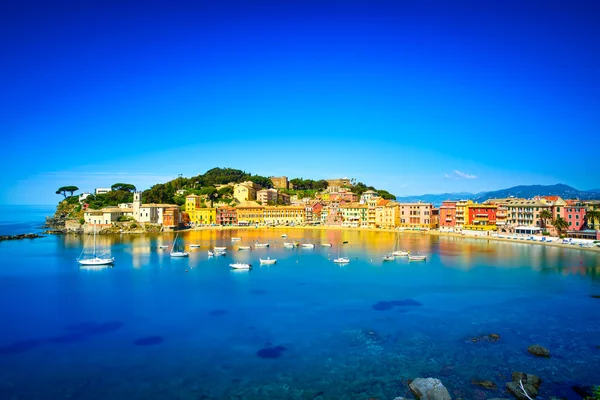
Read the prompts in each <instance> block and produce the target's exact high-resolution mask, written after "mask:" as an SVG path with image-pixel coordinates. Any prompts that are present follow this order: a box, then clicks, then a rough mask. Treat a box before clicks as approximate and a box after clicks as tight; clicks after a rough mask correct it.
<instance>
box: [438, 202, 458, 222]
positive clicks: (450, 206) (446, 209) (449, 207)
mask: <svg viewBox="0 0 600 400" xmlns="http://www.w3.org/2000/svg"><path fill="white" fill-rule="evenodd" d="M439 215H440V218H439V219H440V220H439V224H440V228H454V227H455V226H456V201H452V200H446V201H442V205H441V206H440V212H439Z"/></svg>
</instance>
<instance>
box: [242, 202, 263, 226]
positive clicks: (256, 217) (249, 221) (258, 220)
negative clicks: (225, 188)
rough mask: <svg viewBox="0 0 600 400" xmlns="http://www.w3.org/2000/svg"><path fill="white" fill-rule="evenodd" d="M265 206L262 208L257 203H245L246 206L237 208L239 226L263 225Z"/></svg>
mask: <svg viewBox="0 0 600 400" xmlns="http://www.w3.org/2000/svg"><path fill="white" fill-rule="evenodd" d="M264 209H265V206H261V205H260V204H258V203H255V202H244V204H242V205H239V206H237V207H236V211H237V220H238V224H239V225H257V224H262V223H263V221H264V219H263V211H264Z"/></svg>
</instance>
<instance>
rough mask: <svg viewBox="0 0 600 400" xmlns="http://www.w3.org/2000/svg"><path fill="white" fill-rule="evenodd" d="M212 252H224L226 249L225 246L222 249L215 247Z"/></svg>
mask: <svg viewBox="0 0 600 400" xmlns="http://www.w3.org/2000/svg"><path fill="white" fill-rule="evenodd" d="M213 250H214V251H215V252H217V251H225V250H227V247H225V246H223V247H216V246H215V247H214V248H213Z"/></svg>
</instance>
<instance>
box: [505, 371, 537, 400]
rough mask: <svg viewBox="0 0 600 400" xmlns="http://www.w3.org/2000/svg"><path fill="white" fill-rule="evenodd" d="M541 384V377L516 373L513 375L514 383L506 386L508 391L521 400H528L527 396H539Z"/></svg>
mask: <svg viewBox="0 0 600 400" xmlns="http://www.w3.org/2000/svg"><path fill="white" fill-rule="evenodd" d="M521 384H522V386H523V387H521ZM541 384H542V380H541V379H540V378H539V377H537V376H535V375H532V374H526V373H524V372H516V371H515V372H513V373H512V382H508V383H507V384H506V390H508V391H509V392H510V394H512V395H513V396H515V397H516V398H517V399H519V400H528V397H527V396H529V397H536V396H537V395H538V388H539V387H540V385H541ZM523 390H525V392H526V393H524V392H523Z"/></svg>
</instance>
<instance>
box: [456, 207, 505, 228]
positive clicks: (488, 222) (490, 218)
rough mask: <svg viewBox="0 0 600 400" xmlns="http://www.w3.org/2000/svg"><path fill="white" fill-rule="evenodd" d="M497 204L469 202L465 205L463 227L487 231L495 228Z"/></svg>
mask: <svg viewBox="0 0 600 400" xmlns="http://www.w3.org/2000/svg"><path fill="white" fill-rule="evenodd" d="M497 211H498V206H496V205H495V204H476V203H473V204H469V205H467V206H466V207H465V214H466V219H467V220H466V224H465V225H464V229H470V230H478V231H489V230H496V212H497Z"/></svg>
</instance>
